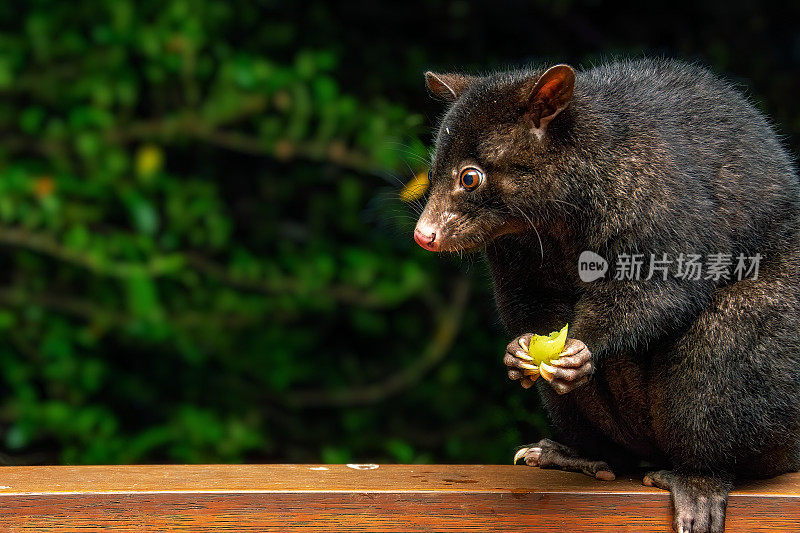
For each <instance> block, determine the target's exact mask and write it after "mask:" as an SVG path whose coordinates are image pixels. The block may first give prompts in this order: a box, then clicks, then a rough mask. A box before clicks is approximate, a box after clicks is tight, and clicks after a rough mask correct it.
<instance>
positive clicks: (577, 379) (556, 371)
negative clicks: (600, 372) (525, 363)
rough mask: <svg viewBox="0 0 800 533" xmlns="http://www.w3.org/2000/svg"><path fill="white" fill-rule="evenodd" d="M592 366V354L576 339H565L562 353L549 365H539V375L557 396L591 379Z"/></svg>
mask: <svg viewBox="0 0 800 533" xmlns="http://www.w3.org/2000/svg"><path fill="white" fill-rule="evenodd" d="M592 372H594V365H593V364H592V352H590V351H589V348H587V347H586V345H585V344H584V343H583V342H581V341H579V340H578V339H567V344H566V345H565V346H564V351H562V352H561V356H560V357H559V358H558V359H556V360H555V361H550V364H547V363H542V364H541V365H539V374H541V375H542V377H543V378H544V379H546V380H547V381H549V382H550V386H552V387H553V389H555V391H556V392H557V393H559V394H566V393H568V392H571V391H573V390H575V389H577V388H578V387H580V386H581V385H583V384H584V383H586V382H587V381H589V378H590V377H592Z"/></svg>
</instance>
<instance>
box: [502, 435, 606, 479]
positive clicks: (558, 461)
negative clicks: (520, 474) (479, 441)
mask: <svg viewBox="0 0 800 533" xmlns="http://www.w3.org/2000/svg"><path fill="white" fill-rule="evenodd" d="M520 459H524V460H525V464H526V465H528V466H538V467H539V468H555V469H558V470H568V471H570V472H583V473H584V474H586V475H587V476H590V477H593V478H597V479H601V480H603V481H613V480H614V478H615V477H616V476H615V475H614V472H613V471H612V470H611V467H610V466H608V463H606V462H605V461H592V460H590V459H585V458H583V457H581V456H580V455H579V454H578V452H576V451H575V450H573V449H572V448H569V447H567V446H564V445H563V444H559V443H557V442H553V441H552V440H550V439H542V440H540V441H539V442H537V443H536V444H528V445H526V446H523V447H521V448H520V449H519V450H517V453H516V455H514V464H516V463H517V461H519V460H520Z"/></svg>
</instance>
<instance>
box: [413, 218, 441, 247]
mask: <svg viewBox="0 0 800 533" xmlns="http://www.w3.org/2000/svg"><path fill="white" fill-rule="evenodd" d="M439 234H440V235H441V231H440V232H439ZM414 240H415V241H417V244H419V245H420V246H422V247H423V248H425V249H426V250H430V251H431V252H438V251H439V250H440V249H441V244H442V239H441V237H440V238H439V240H438V241H437V240H436V229H435V228H433V227H432V226H429V225H428V224H424V223H423V222H422V221H420V222H418V223H417V227H416V228H415V229H414Z"/></svg>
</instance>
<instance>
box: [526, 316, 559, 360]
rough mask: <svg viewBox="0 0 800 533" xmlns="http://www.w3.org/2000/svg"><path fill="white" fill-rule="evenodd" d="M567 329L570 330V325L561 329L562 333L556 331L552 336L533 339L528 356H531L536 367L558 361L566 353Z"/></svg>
mask: <svg viewBox="0 0 800 533" xmlns="http://www.w3.org/2000/svg"><path fill="white" fill-rule="evenodd" d="M567 329H569V324H567V325H566V326H564V327H563V328H561V331H554V332H553V333H551V334H550V335H534V336H533V337H531V344H530V346H528V355H530V356H531V358H532V359H533V363H534V364H535V365H536V366H539V365H541V364H542V363H549V362H551V361H555V360H556V359H558V357H559V355H560V354H561V352H562V351H564V345H565V344H566V343H567Z"/></svg>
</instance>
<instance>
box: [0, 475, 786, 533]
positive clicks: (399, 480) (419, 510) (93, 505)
mask: <svg viewBox="0 0 800 533" xmlns="http://www.w3.org/2000/svg"><path fill="white" fill-rule="evenodd" d="M670 514H671V509H670V501H669V494H668V493H666V492H664V491H661V490H658V489H653V488H649V487H644V486H642V484H641V480H640V479H638V478H623V479H618V480H617V481H613V482H601V481H596V480H593V479H590V478H588V477H586V476H583V475H580V474H571V473H565V472H557V471H552V470H539V469H535V468H528V467H524V466H487V465H380V466H377V465H164V466H161V465H149V466H76V467H72V466H39V467H3V468H2V469H0V531H2V532H5V531H9V532H17V531H24V532H31V531H52V532H65V531H81V532H89V531H105V532H108V531H142V532H149V531H227V532H234V531H248V532H249V531H281V532H283V531H286V532H289V531H320V530H327V531H343V532H346V531H537V532H538V531H593V532H594V531H598V532H605V531H609V532H610V531H614V532H620V531H636V532H639V531H662V532H665V531H669V530H670ZM726 531H728V532H729V533H730V532H736V531H747V532H757V531H800V474H787V475H784V476H780V477H777V478H774V479H771V480H762V481H757V482H751V483H747V484H744V485H742V486H740V487H738V488H737V489H736V490H735V491H734V493H733V494H732V495H731V499H730V502H729V505H728V519H727V522H726Z"/></svg>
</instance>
